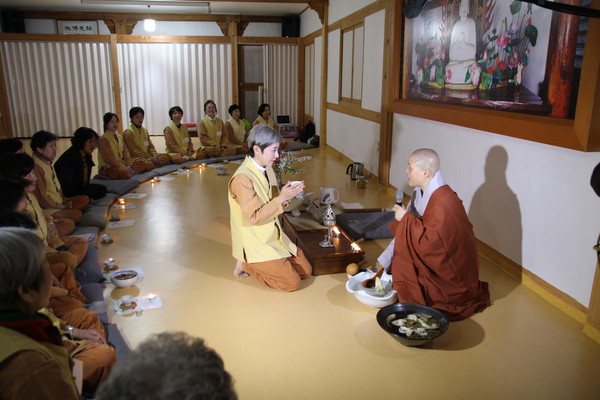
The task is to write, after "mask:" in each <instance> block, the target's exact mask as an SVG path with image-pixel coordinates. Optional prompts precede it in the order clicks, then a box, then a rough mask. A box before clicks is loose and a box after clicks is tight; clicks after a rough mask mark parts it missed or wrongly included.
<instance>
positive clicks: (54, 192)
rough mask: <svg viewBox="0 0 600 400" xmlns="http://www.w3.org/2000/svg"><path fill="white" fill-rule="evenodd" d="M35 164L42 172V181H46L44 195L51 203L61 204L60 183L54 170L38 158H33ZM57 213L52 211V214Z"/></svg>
mask: <svg viewBox="0 0 600 400" xmlns="http://www.w3.org/2000/svg"><path fill="white" fill-rule="evenodd" d="M33 159H34V161H35V164H36V165H39V166H40V167H41V168H42V170H43V171H44V180H45V181H46V195H48V196H50V198H51V199H52V201H54V202H56V203H58V204H62V203H63V198H62V195H61V194H60V193H61V191H62V187H61V186H60V182H59V181H58V178H57V176H56V172H55V171H54V168H52V165H51V164H48V163H47V162H46V161H44V160H42V159H41V158H39V157H37V156H36V157H33ZM56 211H58V209H54V210H53V213H52V214H54V212H56Z"/></svg>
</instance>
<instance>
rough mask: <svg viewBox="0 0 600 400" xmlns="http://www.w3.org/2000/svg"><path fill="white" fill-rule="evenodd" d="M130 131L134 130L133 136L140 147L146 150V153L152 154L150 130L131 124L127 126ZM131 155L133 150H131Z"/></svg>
mask: <svg viewBox="0 0 600 400" xmlns="http://www.w3.org/2000/svg"><path fill="white" fill-rule="evenodd" d="M127 130H128V131H131V132H133V138H134V139H135V143H137V145H138V146H139V147H140V149H142V150H144V153H146V154H148V155H150V150H148V148H149V147H150V135H149V134H148V130H147V129H146V128H144V127H143V126H142V127H141V128H140V129H138V128H137V126H135V125H134V124H130V125H129V127H128V128H127ZM129 154H130V155H131V151H129Z"/></svg>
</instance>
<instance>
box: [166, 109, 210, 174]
mask: <svg viewBox="0 0 600 400" xmlns="http://www.w3.org/2000/svg"><path fill="white" fill-rule="evenodd" d="M169 118H171V123H170V124H169V125H167V126H166V127H165V130H164V134H165V144H166V145H167V153H169V155H170V156H171V162H172V163H174V164H181V163H184V162H186V161H189V160H194V159H199V158H204V157H206V152H205V151H204V150H202V149H200V150H198V151H197V152H195V151H194V145H193V144H192V138H190V134H189V132H188V128H187V126H185V125H183V124H182V123H181V119H182V118H183V109H182V108H181V107H179V106H175V107H171V108H170V109H169Z"/></svg>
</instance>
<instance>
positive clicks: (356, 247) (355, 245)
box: [350, 243, 360, 253]
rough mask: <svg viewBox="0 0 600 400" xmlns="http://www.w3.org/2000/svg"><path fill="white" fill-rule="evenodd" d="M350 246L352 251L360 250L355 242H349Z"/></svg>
mask: <svg viewBox="0 0 600 400" xmlns="http://www.w3.org/2000/svg"><path fill="white" fill-rule="evenodd" d="M350 246H352V251H353V252H355V253H357V252H359V251H360V247H359V246H358V245H357V244H356V243H352V244H350Z"/></svg>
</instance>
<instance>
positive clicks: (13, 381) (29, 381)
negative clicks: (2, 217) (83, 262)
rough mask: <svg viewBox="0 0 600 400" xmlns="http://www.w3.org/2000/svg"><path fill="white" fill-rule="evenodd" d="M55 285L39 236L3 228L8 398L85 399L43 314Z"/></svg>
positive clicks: (0, 314)
mask: <svg viewBox="0 0 600 400" xmlns="http://www.w3.org/2000/svg"><path fill="white" fill-rule="evenodd" d="M51 282H52V276H51V274H50V271H49V270H48V264H47V263H46V261H45V260H44V258H43V244H42V242H41V240H40V239H39V238H38V237H37V236H36V235H35V233H33V232H31V231H29V230H27V229H23V228H0V387H1V388H2V398H5V399H56V400H58V399H64V400H77V399H79V395H78V393H77V388H76V386H75V382H74V379H73V371H72V367H71V361H70V359H69V357H68V355H67V352H66V349H65V347H64V346H63V342H62V339H61V336H60V332H59V331H58V330H57V329H56V328H55V327H54V326H53V324H52V321H51V320H50V319H48V317H46V316H44V315H42V314H39V313H38V312H37V311H38V310H40V309H42V308H44V307H46V306H47V305H48V300H49V298H50V287H51Z"/></svg>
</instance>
